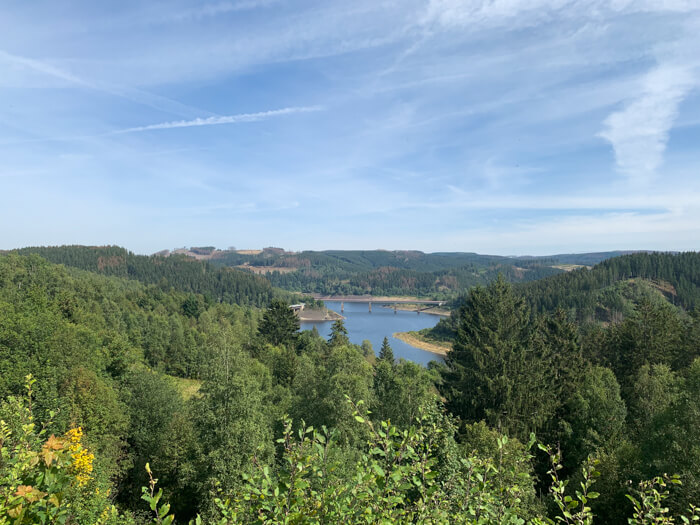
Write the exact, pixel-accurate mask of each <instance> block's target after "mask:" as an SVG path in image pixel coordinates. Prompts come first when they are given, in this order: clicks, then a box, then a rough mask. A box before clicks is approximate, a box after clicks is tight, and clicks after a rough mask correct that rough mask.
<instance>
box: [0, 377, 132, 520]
mask: <svg viewBox="0 0 700 525" xmlns="http://www.w3.org/2000/svg"><path fill="white" fill-rule="evenodd" d="M26 381H27V382H26V388H27V394H26V396H24V397H14V396H11V397H9V398H8V399H7V400H6V401H4V402H3V404H2V407H0V416H2V418H4V417H8V418H9V421H10V423H7V422H6V421H5V420H4V419H1V418H0V524H3V525H5V524H7V525H9V524H12V525H23V524H27V525H30V524H31V525H35V524H48V523H58V524H70V523H95V524H114V525H117V524H127V523H132V522H131V520H130V519H129V518H127V517H124V516H123V515H120V513H119V512H118V511H117V509H116V508H115V507H114V506H113V505H112V504H111V501H110V500H109V498H108V496H109V492H108V491H107V490H105V488H104V484H103V483H100V481H99V475H98V476H95V473H94V472H93V464H92V461H93V459H94V456H93V455H92V454H91V453H89V452H88V450H87V449H86V448H85V447H84V445H83V444H82V442H81V438H82V430H81V429H80V428H74V429H71V431H69V432H68V433H66V435H64V436H61V437H57V436H55V435H54V434H51V435H50V436H48V437H47V427H48V426H49V425H50V421H47V422H45V424H44V425H43V426H39V425H38V424H37V422H36V421H35V418H34V414H33V410H32V396H33V390H32V389H33V386H34V385H35V383H36V380H35V379H33V378H32V376H31V375H28V376H27V378H26Z"/></svg>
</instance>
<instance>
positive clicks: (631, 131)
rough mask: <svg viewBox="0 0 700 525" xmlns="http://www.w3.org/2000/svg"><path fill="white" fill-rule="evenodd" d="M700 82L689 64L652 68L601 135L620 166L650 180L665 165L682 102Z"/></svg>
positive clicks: (637, 177)
mask: <svg viewBox="0 0 700 525" xmlns="http://www.w3.org/2000/svg"><path fill="white" fill-rule="evenodd" d="M696 86H697V78H696V74H695V73H694V71H693V70H692V68H691V67H689V66H687V65H660V66H658V67H656V68H655V69H653V70H652V71H651V72H649V73H648V74H647V75H646V76H645V78H644V80H643V87H642V89H641V91H640V93H639V94H638V95H637V96H636V97H635V98H634V99H633V100H631V101H630V102H629V103H628V104H627V105H626V107H625V108H624V109H623V110H621V111H617V112H615V113H613V114H611V115H610V116H609V117H608V118H607V119H606V120H605V122H604V126H605V129H604V130H603V131H602V132H601V133H600V136H601V137H602V138H604V139H605V140H607V141H609V142H610V143H611V144H612V147H613V149H614V150H615V158H616V161H617V166H618V168H619V170H620V171H621V172H623V173H625V174H626V175H628V176H629V177H631V178H634V179H637V180H642V181H644V180H648V179H649V178H650V177H651V176H652V175H653V173H654V172H655V170H656V169H657V168H658V167H659V166H660V165H661V162H662V160H663V154H664V151H665V150H666V143H667V142H668V134H669V131H670V129H671V127H672V126H673V121H674V120H675V119H676V116H677V115H678V106H679V105H680V103H681V102H682V101H683V99H684V98H685V97H686V95H687V94H688V93H689V92H690V91H691V90H692V89H693V88H694V87H696Z"/></svg>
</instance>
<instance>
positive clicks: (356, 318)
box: [301, 301, 443, 365]
mask: <svg viewBox="0 0 700 525" xmlns="http://www.w3.org/2000/svg"><path fill="white" fill-rule="evenodd" d="M326 306H327V307H328V308H329V309H330V310H334V311H336V312H340V302H338V301H326ZM368 310H369V307H368V304H367V303H345V311H344V312H343V315H344V316H345V317H346V319H345V328H347V330H348V335H349V336H350V341H351V342H352V343H355V344H358V345H359V344H362V341H364V340H365V339H367V340H369V341H370V342H371V343H372V346H373V347H374V352H375V353H379V349H380V348H381V346H382V340H383V339H384V337H385V336H386V337H388V338H389V344H390V345H391V348H392V349H393V351H394V356H395V357H396V358H397V359H399V358H401V357H403V358H404V359H408V360H411V361H415V362H416V363H421V364H423V365H427V364H428V362H429V361H442V360H443V358H442V356H439V355H437V354H433V353H431V352H426V351H425V350H421V349H419V348H414V347H412V346H411V345H408V344H406V343H404V342H403V341H401V340H399V339H395V338H394V337H392V334H393V333H395V332H408V331H409V330H422V329H423V328H432V327H433V326H435V325H436V324H437V322H438V321H439V320H440V316H437V315H431V314H426V313H422V314H417V313H416V312H405V311H401V310H398V311H397V312H396V313H394V310H393V309H391V308H382V307H381V304H380V303H372V312H371V313H370V312H369V311H368ZM332 324H333V321H303V322H302V323H301V328H302V329H303V330H311V328H313V326H314V325H316V329H317V330H318V332H319V333H320V334H321V335H322V336H323V337H325V338H326V339H328V337H329V336H330V333H331V325H332Z"/></svg>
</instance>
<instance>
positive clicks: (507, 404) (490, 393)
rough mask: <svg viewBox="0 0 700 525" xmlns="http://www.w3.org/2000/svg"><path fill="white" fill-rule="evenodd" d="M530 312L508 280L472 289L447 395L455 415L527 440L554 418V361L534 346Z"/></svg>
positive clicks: (464, 307)
mask: <svg viewBox="0 0 700 525" xmlns="http://www.w3.org/2000/svg"><path fill="white" fill-rule="evenodd" d="M532 339H533V338H532V327H531V324H530V315H529V308H528V307H527V305H526V304H525V302H524V300H523V299H522V298H521V297H518V296H516V295H515V293H514V292H513V288H512V286H511V285H510V284H508V283H507V282H506V281H505V279H504V278H503V276H499V277H498V278H497V279H496V280H495V281H494V282H493V283H491V284H490V285H489V286H488V287H486V288H483V287H476V288H474V289H472V291H471V293H470V294H469V297H468V298H467V300H466V301H465V302H464V303H463V304H462V306H461V307H460V310H459V314H458V326H457V337H456V339H455V342H454V345H453V350H452V352H450V353H449V354H448V355H447V358H446V363H447V371H446V373H445V375H444V383H443V385H442V387H441V390H442V393H443V395H444V396H445V398H446V399H447V407H448V408H449V409H450V411H452V413H453V414H455V415H458V416H460V417H462V418H463V419H465V420H466V421H469V422H473V421H481V420H486V422H487V423H488V424H489V425H490V426H492V427H496V428H501V429H502V430H503V431H505V432H506V433H507V434H510V435H515V436H518V437H520V438H523V439H527V437H528V434H529V432H532V431H536V430H538V429H539V428H540V427H541V426H543V425H544V423H545V422H546V421H547V420H548V419H549V418H550V417H551V416H552V415H553V413H554V410H555V409H556V406H557V405H558V403H559V401H558V400H557V399H554V398H553V397H552V396H551V395H550V394H549V392H548V389H549V386H550V385H549V382H551V381H552V371H551V362H549V360H548V359H544V358H542V356H541V355H540V352H539V351H538V350H539V349H540V345H535V344H533V340H532Z"/></svg>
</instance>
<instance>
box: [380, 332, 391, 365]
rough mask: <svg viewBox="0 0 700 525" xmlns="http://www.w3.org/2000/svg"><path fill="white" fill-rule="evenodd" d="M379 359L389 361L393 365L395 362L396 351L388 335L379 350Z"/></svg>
mask: <svg viewBox="0 0 700 525" xmlns="http://www.w3.org/2000/svg"><path fill="white" fill-rule="evenodd" d="M379 359H380V360H382V361H387V362H388V363H391V364H392V365H393V364H394V351H393V350H392V349H391V346H390V345H389V339H388V338H386V337H385V338H384V340H383V341H382V347H381V349H380V350H379Z"/></svg>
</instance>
